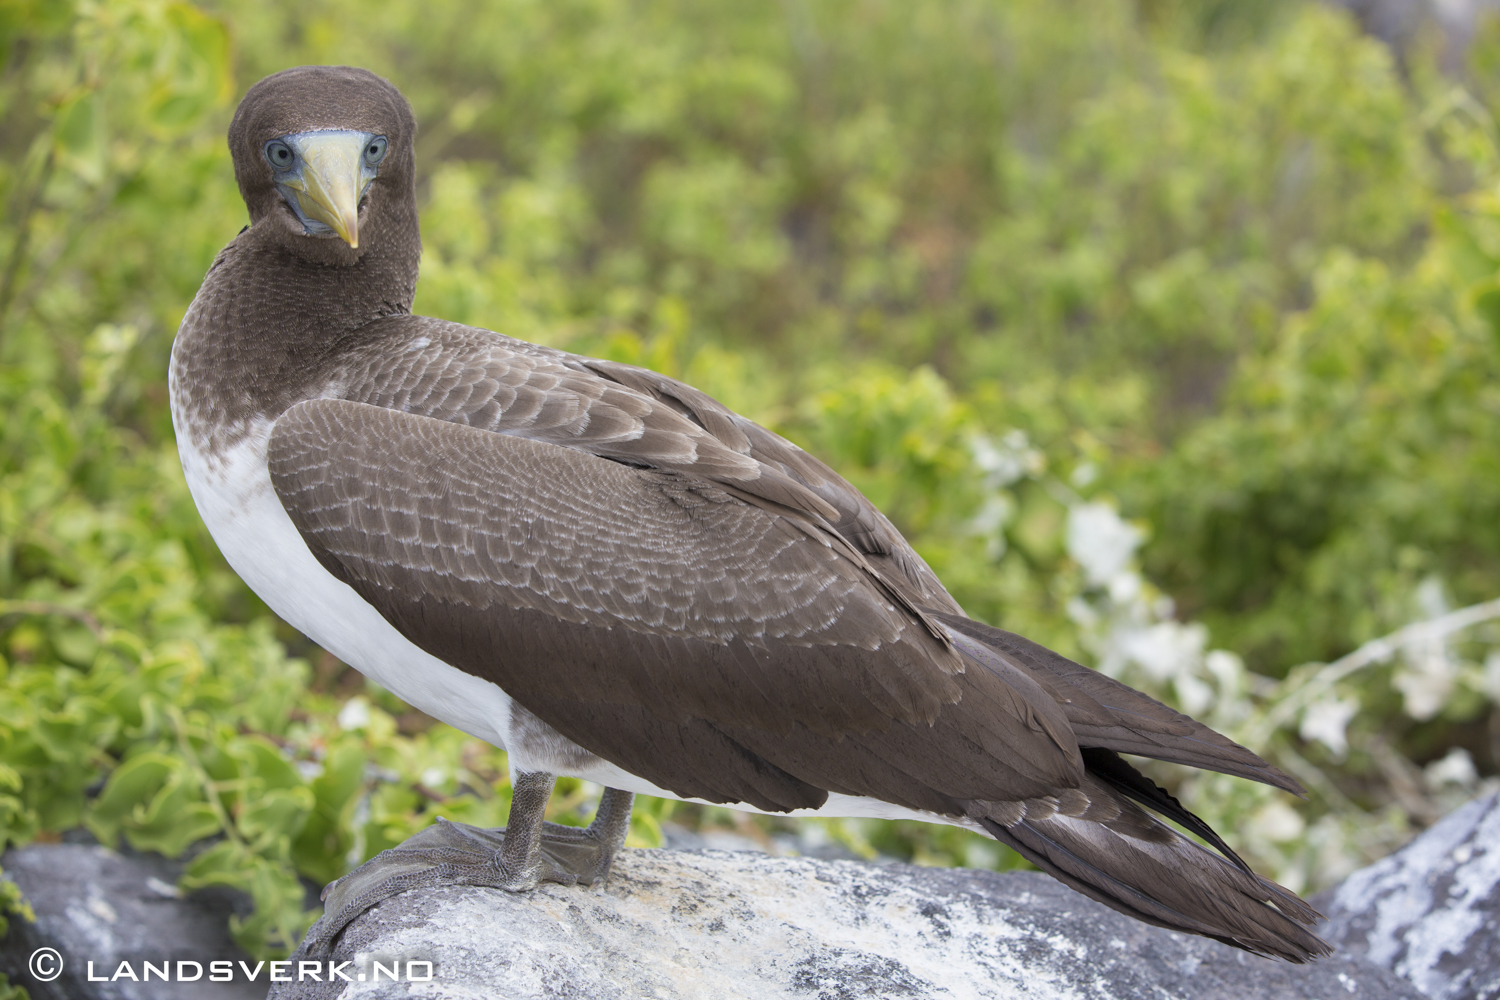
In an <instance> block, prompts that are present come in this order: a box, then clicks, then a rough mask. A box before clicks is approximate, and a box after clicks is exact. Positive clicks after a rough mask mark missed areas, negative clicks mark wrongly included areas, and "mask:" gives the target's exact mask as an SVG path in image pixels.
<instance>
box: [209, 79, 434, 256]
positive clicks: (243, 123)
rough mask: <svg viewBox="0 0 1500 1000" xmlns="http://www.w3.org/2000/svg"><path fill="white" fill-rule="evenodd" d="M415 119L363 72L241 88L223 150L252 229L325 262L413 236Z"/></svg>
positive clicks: (385, 86)
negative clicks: (266, 230)
mask: <svg viewBox="0 0 1500 1000" xmlns="http://www.w3.org/2000/svg"><path fill="white" fill-rule="evenodd" d="M416 132H417V124H416V118H415V117H414V116H413V115H412V111H411V105H409V104H407V102H406V98H404V97H402V96H401V93H400V91H398V90H397V89H396V88H395V87H393V86H391V85H390V84H389V83H388V82H386V81H385V80H383V79H381V78H380V77H378V76H376V75H375V74H374V73H371V72H370V71H369V70H364V69H356V68H354V67H351V66H299V67H297V68H296V69H289V70H283V71H282V72H280V73H276V74H274V75H272V76H268V77H266V78H265V79H264V80H261V81H260V82H259V83H257V84H256V85H255V86H253V87H251V88H250V90H249V92H248V93H246V94H245V98H244V100H242V101H241V102H240V106H239V108H238V109H237V110H236V111H235V113H234V121H233V123H232V124H231V125H230V126H229V149H230V152H231V153H232V154H233V156H234V174H235V178H236V180H238V181H239V185H240V194H241V195H243V196H244V199H245V204H246V206H247V207H248V208H249V209H250V220H251V223H252V224H253V225H255V226H256V227H260V226H262V225H265V226H270V227H272V228H273V229H275V230H276V231H277V233H276V235H277V237H278V239H277V242H279V243H282V244H284V245H286V246H287V247H288V248H289V249H291V250H292V251H293V252H294V253H296V254H297V255H298V256H301V257H307V258H310V259H313V260H316V261H318V262H319V263H325V264H340V263H344V264H347V263H353V262H354V261H356V260H358V259H359V258H360V257H361V256H363V254H364V252H365V250H366V249H368V248H369V247H370V246H372V245H379V244H381V243H383V242H391V241H395V242H398V243H407V242H411V241H413V240H415V239H416V233H415V229H416V197H415V188H414V183H415V173H416V171H415V167H414V158H413V151H412V146H413V143H414V140H415V138H416Z"/></svg>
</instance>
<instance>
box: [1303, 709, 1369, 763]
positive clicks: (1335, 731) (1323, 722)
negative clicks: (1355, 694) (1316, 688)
mask: <svg viewBox="0 0 1500 1000" xmlns="http://www.w3.org/2000/svg"><path fill="white" fill-rule="evenodd" d="M1358 712H1359V700H1358V699H1356V698H1333V697H1328V698H1323V699H1321V700H1320V701H1315V702H1313V703H1312V704H1311V705H1309V706H1308V707H1307V711H1305V712H1303V713H1302V728H1301V729H1299V730H1298V732H1299V733H1300V734H1301V736H1302V738H1303V739H1304V740H1317V741H1318V742H1319V743H1322V744H1323V745H1324V746H1326V747H1327V748H1328V749H1329V750H1332V751H1333V753H1334V755H1335V756H1338V757H1342V756H1343V755H1344V752H1345V751H1346V750H1348V749H1349V739H1348V736H1347V733H1346V732H1345V731H1346V730H1347V729H1348V728H1349V720H1350V719H1352V718H1354V716H1355V715H1356V714H1357V713H1358Z"/></svg>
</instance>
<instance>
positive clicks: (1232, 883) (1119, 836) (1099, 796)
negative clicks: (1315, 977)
mask: <svg viewBox="0 0 1500 1000" xmlns="http://www.w3.org/2000/svg"><path fill="white" fill-rule="evenodd" d="M974 805H975V807H976V809H975V810H974V813H975V815H974V818H975V819H977V820H978V821H979V822H980V823H981V824H982V825H983V826H984V828H985V829H986V830H988V831H989V832H990V834H991V835H993V836H994V837H995V838H996V839H997V840H999V841H1001V842H1002V843H1004V844H1007V845H1009V846H1010V847H1013V848H1015V850H1016V851H1017V852H1019V853H1020V854H1021V855H1022V856H1023V857H1025V858H1026V859H1027V860H1028V861H1030V862H1032V863H1033V864H1035V865H1036V866H1037V867H1038V868H1041V869H1042V870H1043V871H1045V872H1047V873H1048V874H1050V875H1052V876H1053V877H1055V878H1057V879H1058V880H1059V881H1061V882H1063V883H1064V884H1065V885H1068V886H1070V887H1072V888H1073V889H1076V890H1077V891H1079V892H1081V893H1083V894H1084V895H1086V896H1089V897H1090V898H1092V899H1095V900H1098V901H1099V902H1101V903H1103V904H1105V905H1106V906H1109V907H1112V908H1114V909H1116V910H1119V911H1120V912H1121V913H1125V914H1127V915H1129V916H1132V917H1135V918H1136V919H1138V920H1144V921H1145V922H1147V923H1150V924H1155V925H1157V926H1160V927H1166V928H1169V929H1171V930H1176V931H1184V932H1186V933H1190V934H1202V935H1204V936H1206V937H1211V938H1215V939H1217V940H1219V941H1223V942H1224V943H1225V944H1229V945H1233V946H1235V947H1237V948H1243V949H1245V950H1246V951H1250V952H1254V953H1256V954H1258V955H1267V956H1275V957H1278V958H1283V959H1286V960H1287V961H1289V962H1306V961H1308V960H1309V959H1313V958H1318V957H1320V956H1323V955H1327V954H1329V953H1330V952H1331V951H1332V948H1330V947H1329V945H1328V944H1327V943H1326V942H1324V941H1323V940H1322V939H1320V938H1319V937H1318V936H1317V935H1316V934H1313V933H1312V932H1311V931H1310V930H1308V929H1307V927H1306V926H1304V925H1311V924H1313V923H1315V922H1316V921H1317V920H1318V918H1319V914H1318V913H1317V911H1316V910H1314V909H1313V908H1312V907H1310V906H1308V905H1307V904H1306V903H1304V902H1302V901H1301V900H1300V899H1298V898H1297V897H1296V896H1295V895H1294V894H1292V893H1291V892H1289V891H1288V890H1286V889H1284V888H1282V887H1281V886H1279V885H1277V884H1276V883H1274V882H1272V881H1270V880H1269V879H1265V878H1262V877H1260V876H1259V875H1256V874H1254V873H1253V872H1250V871H1249V870H1248V869H1241V868H1239V867H1236V866H1235V865H1234V864H1232V863H1230V862H1229V861H1227V860H1225V859H1224V858H1221V857H1219V856H1218V855H1217V854H1214V853H1213V852H1211V851H1208V850H1205V849H1204V848H1202V847H1200V846H1198V845H1197V844H1195V843H1193V842H1192V841H1191V840H1188V839H1187V838H1186V837H1184V836H1182V835H1181V834H1179V833H1177V832H1176V831H1175V830H1172V829H1171V828H1170V827H1168V826H1166V825H1165V824H1163V823H1161V822H1159V821H1158V820H1156V819H1155V818H1153V817H1151V816H1150V815H1148V814H1147V813H1146V812H1144V811H1143V810H1142V809H1141V808H1140V807H1139V806H1137V805H1136V804H1135V803H1133V802H1131V801H1129V800H1128V799H1127V798H1125V796H1124V795H1123V794H1121V793H1120V792H1118V791H1116V790H1115V789H1114V788H1111V787H1110V786H1109V785H1107V784H1106V783H1105V782H1104V781H1102V780H1100V779H1099V778H1098V777H1096V776H1094V775H1092V774H1091V775H1089V776H1088V777H1087V778H1085V780H1084V783H1083V785H1082V787H1081V788H1079V789H1078V790H1077V791H1076V792H1071V793H1065V794H1064V795H1062V796H1059V797H1057V798H1055V799H1033V800H1027V801H1025V802H1005V803H975V804H974ZM1236 860H1237V859H1236Z"/></svg>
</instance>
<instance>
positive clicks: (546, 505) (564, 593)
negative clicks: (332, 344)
mask: <svg viewBox="0 0 1500 1000" xmlns="http://www.w3.org/2000/svg"><path fill="white" fill-rule="evenodd" d="M268 461H269V465H270V470H271V479H272V483H273V485H274V487H275V489H276V492H277V495H278V497H280V499H281V501H282V503H283V505H284V506H285V507H286V509H287V511H288V513H289V514H290V515H291V518H292V521H293V523H294V524H295V525H296V526H297V528H298V530H299V531H300V532H301V533H302V535H303V538H304V539H305V540H306V541H307V544H308V546H309V548H311V549H312V551H313V552H314V554H315V555H316V556H317V557H318V558H319V560H320V561H321V562H322V563H323V565H325V566H328V567H329V568H330V570H331V571H332V572H334V573H335V575H336V576H338V577H339V578H340V579H341V580H343V581H345V582H346V583H348V584H349V585H350V586H352V587H353V588H354V589H355V590H356V591H358V592H359V593H360V594H361V596H363V597H364V598H365V599H366V600H368V601H369V602H370V603H371V604H372V605H373V606H374V607H376V608H377V609H378V610H379V611H380V612H381V614H382V615H384V616H385V617H386V619H387V620H389V621H390V622H391V623H392V624H393V625H395V626H396V627H397V628H398V629H399V630H400V631H401V632H402V633H403V634H404V635H406V636H407V637H408V638H410V639H411V640H412V641H413V642H414V643H416V644H417V645H418V646H420V647H422V648H423V649H425V650H427V651H428V652H430V653H432V654H433V655H435V656H438V657H439V658H441V659H443V660H444V661H446V662H448V663H451V664H453V665H454V666H457V667H459V668H460V669H463V670H466V671H468V672H470V673H473V674H475V675H477V676H480V677H485V678H486V679H489V680H492V681H494V682H495V683H497V684H499V685H500V687H501V688H503V689H504V690H505V691H506V692H507V693H508V694H510V695H511V697H513V698H515V699H516V700H517V701H518V702H520V703H521V704H522V705H523V706H525V707H526V708H527V709H529V710H530V711H531V712H533V713H535V714H536V715H537V716H538V717H539V718H541V719H542V720H543V721H544V722H546V723H547V724H548V725H550V726H552V727H553V728H555V729H557V730H558V731H559V732H561V733H562V734H563V735H564V736H566V737H567V738H569V739H571V740H573V741H574V742H576V743H578V744H579V745H580V746H583V747H584V748H585V749H588V750H590V751H591V752H594V753H597V754H599V755H601V756H604V757H605V758H606V759H610V760H613V761H615V762H616V763H618V764H620V765H621V766H622V767H626V768H627V769H628V770H632V771H633V773H637V774H641V775H642V776H643V777H647V778H650V779H651V780H653V781H655V782H656V783H658V784H660V785H662V786H663V787H666V788H669V789H672V790H673V791H678V792H679V794H687V792H683V791H681V789H688V788H691V789H695V790H696V791H694V792H692V794H695V795H701V796H703V797H709V798H716V800H719V801H741V800H743V798H742V793H744V792H745V789H747V788H750V789H760V790H759V791H756V792H755V794H756V795H759V796H761V799H760V800H759V801H756V804H758V805H761V806H762V807H763V808H791V807H790V806H786V805H785V804H784V803H785V802H786V801H791V800H793V799H795V800H797V801H798V802H802V801H803V799H805V798H806V794H807V793H806V789H804V788H802V785H798V784H797V783H798V782H801V783H802V784H803V785H806V786H807V787H815V786H816V787H819V788H820V790H822V789H826V785H823V786H818V785H817V783H816V782H809V781H808V780H807V779H806V778H805V777H804V776H803V775H802V773H800V770H799V767H800V765H799V761H804V762H805V761H806V760H809V759H821V760H822V761H824V763H823V764H822V765H821V766H820V770H819V771H818V773H819V775H820V776H822V775H824V774H829V773H831V774H833V775H835V776H837V775H839V774H842V773H843V771H844V770H848V771H849V773H848V774H845V775H844V776H843V777H842V778H839V787H840V788H848V789H850V791H851V792H852V793H854V794H871V793H870V792H868V791H861V788H863V787H864V785H865V780H864V779H862V778H860V777H859V775H858V773H856V772H857V771H858V768H855V767H853V766H852V765H849V766H848V767H846V765H845V763H844V759H845V758H846V757H847V758H849V759H853V758H854V757H858V759H859V760H862V761H864V762H865V763H864V764H862V765H860V767H864V768H865V769H866V770H868V768H869V767H870V766H873V765H871V764H870V761H879V762H880V764H879V767H880V768H883V769H884V770H883V771H882V772H881V773H882V776H881V777H880V779H879V781H878V782H877V783H876V784H877V786H878V787H880V788H885V789H888V788H891V787H904V788H906V789H907V791H906V792H905V793H904V798H905V799H906V800H910V801H924V802H927V801H931V800H932V797H933V795H934V794H937V795H939V796H949V797H950V798H951V797H953V796H956V795H965V796H970V797H981V798H986V799H1001V798H1012V797H1017V796H1022V795H1043V794H1048V792H1049V790H1055V789H1057V788H1060V787H1069V786H1071V785H1073V784H1076V783H1077V781H1079V780H1081V775H1082V761H1081V758H1080V756H1079V751H1078V748H1077V744H1076V742H1074V741H1073V740H1072V738H1071V733H1070V731H1069V730H1068V726H1067V721H1066V719H1065V718H1064V717H1063V715H1062V712H1061V710H1060V709H1059V708H1058V706H1057V705H1056V704H1055V703H1053V701H1052V700H1051V699H1050V698H1048V697H1047V696H1046V694H1045V693H1044V692H1043V691H1042V690H1041V689H1040V687H1038V686H1037V685H1036V684H1035V683H1034V682H1032V681H1031V680H1030V679H1029V678H1027V677H1025V675H1023V674H1021V673H1020V672H1019V671H1017V672H1016V673H1015V674H1014V675H1013V676H1011V677H1009V678H1005V677H1003V676H1002V675H1001V674H1000V673H998V672H995V671H988V670H979V669H973V670H966V669H965V667H964V664H963V662H962V660H961V659H960V658H959V656H958V654H957V653H955V652H954V651H953V650H952V649H951V648H950V647H949V646H948V645H947V644H945V643H943V642H940V641H939V640H937V639H936V638H934V637H933V636H932V635H931V633H930V632H929V631H928V629H927V628H926V627H925V626H924V624H923V623H922V621H921V620H919V619H917V618H916V617H914V616H913V615H912V614H910V613H909V611H908V610H907V609H906V608H905V607H904V606H902V605H901V604H900V603H899V602H897V601H895V600H893V599H892V598H891V596H890V594H889V592H888V591H887V589H886V588H884V587H883V586H882V585H881V584H880V581H878V580H877V579H875V578H874V577H873V576H872V575H871V574H870V573H869V572H868V570H867V568H866V567H865V566H864V565H862V564H861V561H860V560H859V559H858V558H857V553H852V552H851V550H850V549H849V548H848V547H847V546H846V545H842V544H819V543H818V542H816V541H814V540H813V539H811V538H810V537H809V535H808V533H807V531H806V530H804V529H805V525H798V526H796V527H793V526H790V525H789V524H788V523H787V522H788V518H787V517H786V516H784V515H781V514H777V513H775V512H774V511H771V510H768V509H766V508H764V507H761V506H756V505H754V504H750V503H746V502H744V501H743V500H740V499H737V498H736V497H734V496H732V495H731V494H730V493H728V492H726V491H725V490H723V489H721V488H719V487H718V486H717V485H716V484H714V483H713V482H710V481H707V480H703V479H695V478H692V477H689V476H686V475H684V474H682V473H675V472H665V471H661V470H656V469H637V468H632V467H629V466H626V465H623V464H620V463H618V462H612V461H606V460H604V459H602V458H599V457H597V456H594V455H590V454H587V453H585V452H582V451H579V450H576V449H571V448H567V447H559V446H556V445H553V444H549V443H545V442H539V441H534V440H531V439H529V438H525V437H518V436H514V435H506V434H500V433H493V432H490V431H487V430H479V429H476V428H472V427H466V426H462V425H459V424H454V423H449V422H445V421H441V420H435V419H432V418H429V417H424V416H417V415H414V414H409V413H401V412H398V411H395V410H390V409H385V408H382V407H378V406H371V405H368V404H364V403H358V402H352V401H349V400H328V399H324V400H312V401H309V402H304V403H299V404H297V405H296V406H293V407H292V408H290V409H289V410H288V411H286V413H284V414H283V415H282V416H281V417H280V418H279V419H278V420H277V421H276V424H275V426H274V427H273V429H272V433H271V436H270V439H269V442H268ZM622 727H623V728H622ZM662 727H667V728H669V729H672V731H673V732H674V733H676V734H677V735H676V736H675V737H673V739H674V740H676V741H677V743H675V744H671V745H681V746H687V745H695V746H700V750H701V752H700V753H698V754H697V756H696V757H694V756H693V755H691V754H690V755H689V759H688V760H684V759H677V758H674V759H668V757H669V756H670V753H669V752H668V751H667V750H665V749H663V748H664V747H665V746H667V745H669V744H670V741H669V744H664V743H663V742H662V741H661V739H659V738H658V737H659V736H660V731H661V728H662ZM672 727H676V728H675V729H673V728H672ZM705 727H707V728H705ZM695 733H696V734H697V735H696V736H694V735H692V734H695ZM919 733H920V736H919V735H918V734H919ZM793 734H800V735H796V736H795V738H793ZM683 741H686V742H683ZM792 744H795V747H794V748H792ZM730 746H732V747H735V748H738V749H736V750H735V751H734V753H737V754H739V755H740V757H738V758H733V759H731V757H732V755H731V757H725V756H724V755H725V754H727V753H729V751H728V750H726V749H725V747H730ZM856 747H858V748H860V749H858V750H855V749H851V748H856ZM715 755H717V756H715ZM841 755H842V756H841ZM694 760H697V761H698V763H693V761H694ZM726 762H727V763H726ZM746 762H749V763H746ZM752 764H753V767H752V768H751V770H752V771H753V772H754V774H756V775H759V777H756V778H754V780H751V777H752V776H751V775H749V774H748V772H745V771H744V767H747V766H751V765H752ZM981 764H982V766H980V765H981ZM721 769H722V770H724V775H725V776H724V779H723V781H724V782H725V783H724V785H723V786H722V787H718V788H717V790H716V791H714V794H713V795H704V793H703V789H704V788H705V787H708V788H710V789H711V790H712V789H713V788H714V787H715V786H714V782H715V781H717V780H719V779H717V778H715V776H714V775H715V773H716V772H717V771H719V770H721ZM757 769H758V770H757ZM767 775H771V776H773V777H774V776H775V775H782V776H783V778H776V779H775V781H772V779H771V778H767V777H766V776H767ZM767 781H771V783H772V785H775V783H776V781H780V782H782V784H781V785H779V786H776V788H773V789H771V790H769V791H768V790H767V788H768V787H769V786H767V785H766V782H767ZM674 782H675V784H674ZM757 782H758V783H757ZM777 789H779V790H777ZM798 789H801V790H800V791H798ZM799 796H801V798H799ZM882 797H884V796H882ZM943 801H945V802H946V801H948V799H944V800H943ZM778 803H781V804H779V805H778ZM804 804H805V803H804ZM952 811H954V812H955V813H956V814H957V813H962V811H963V810H962V807H961V806H959V805H953V806H952Z"/></svg>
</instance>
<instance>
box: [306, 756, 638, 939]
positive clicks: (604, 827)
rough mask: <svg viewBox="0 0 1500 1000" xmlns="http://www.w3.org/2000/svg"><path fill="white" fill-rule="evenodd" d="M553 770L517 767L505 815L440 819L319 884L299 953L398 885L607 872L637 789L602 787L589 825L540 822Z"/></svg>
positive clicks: (584, 878)
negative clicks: (489, 823) (318, 899)
mask: <svg viewBox="0 0 1500 1000" xmlns="http://www.w3.org/2000/svg"><path fill="white" fill-rule="evenodd" d="M554 780H555V779H554V777H553V776H552V775H550V774H544V773H537V772H531V773H522V774H517V775H516V779H515V783H514V786H513V797H512V799H511V812H510V823H509V825H508V826H506V827H504V828H501V829H498V830H486V829H481V828H480V827H475V826H469V825H468V824H466V823H450V822H449V821H447V820H445V819H441V818H440V819H439V820H438V821H437V822H436V823H434V824H433V825H432V826H430V827H428V828H427V829H425V830H423V831H421V832H420V833H418V834H416V835H415V836H413V837H411V838H409V839H407V840H406V841H405V842H404V843H402V844H401V845H400V846H399V847H393V848H391V849H390V850H387V851H382V852H380V853H379V854H377V855H376V856H375V857H373V858H371V859H370V860H369V861H367V862H365V863H364V864H363V865H360V866H359V867H358V868H356V869H355V870H354V871H352V872H350V873H349V874H347V875H345V876H344V877H342V878H340V879H338V880H337V881H335V882H332V883H330V884H329V886H328V887H327V888H326V889H324V890H323V906H324V908H323V916H322V918H321V919H319V920H318V922H317V923H316V924H314V925H313V926H312V928H311V929H310V930H309V931H308V932H307V936H306V937H305V938H304V939H303V941H302V944H301V945H300V946H299V947H298V948H297V955H296V956H294V957H300V956H303V955H306V956H309V957H314V956H320V955H324V954H327V953H328V952H329V951H330V950H331V948H332V945H333V942H334V940H335V939H336V938H337V937H338V935H339V934H340V933H341V932H342V931H343V930H344V928H345V927H347V926H348V925H349V924H350V923H352V922H353V921H354V919H355V918H356V917H358V916H359V915H360V914H361V913H364V912H365V911H366V910H368V909H369V908H370V907H372V906H374V905H375V904H377V903H380V902H382V901H384V900H386V899H389V898H391V897H392V896H395V895H398V894H399V893H403V892H409V891H410V890H413V889H426V888H431V887H436V886H443V885H472V886H489V887H492V888H496V889H505V890H506V891H508V892H528V891H530V890H532V889H535V888H536V887H537V886H539V885H541V884H542V883H543V882H554V883H558V884H560V885H575V884H580V883H581V884H583V885H592V884H593V883H594V882H596V881H603V880H606V879H607V878H608V876H609V870H610V866H611V864H612V863H613V862H614V857H615V854H616V853H617V852H618V851H619V849H620V847H621V846H623V845H624V843H625V834H626V832H627V831H628V830H629V827H630V809H631V805H632V803H633V801H634V796H633V795H632V794H631V793H629V792H622V791H620V790H619V789H614V788H607V789H605V791H604V797H603V799H601V800H600V803H599V811H598V813H597V815H596V816H595V817H594V821H593V822H592V823H590V824H589V825H588V826H587V827H571V826H562V825H559V824H557V823H545V822H543V821H542V817H543V815H544V814H545V810H546V805H547V799H548V798H549V797H550V796H551V794H552V785H553V783H554Z"/></svg>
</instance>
